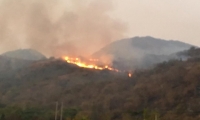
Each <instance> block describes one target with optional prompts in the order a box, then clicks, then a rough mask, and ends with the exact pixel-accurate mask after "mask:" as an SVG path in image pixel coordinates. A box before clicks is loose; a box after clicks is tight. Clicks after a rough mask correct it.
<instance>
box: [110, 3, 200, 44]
mask: <svg viewBox="0 0 200 120" xmlns="http://www.w3.org/2000/svg"><path fill="white" fill-rule="evenodd" d="M113 2H114V6H115V10H116V11H115V16H117V17H118V18H121V19H122V20H123V21H124V22H127V23H128V24H129V32H128V36H130V37H131V36H146V35H150V36H154V37H158V38H164V39H175V40H180V41H183V42H187V43H191V44H194V45H198V46H200V0H114V1H113Z"/></svg>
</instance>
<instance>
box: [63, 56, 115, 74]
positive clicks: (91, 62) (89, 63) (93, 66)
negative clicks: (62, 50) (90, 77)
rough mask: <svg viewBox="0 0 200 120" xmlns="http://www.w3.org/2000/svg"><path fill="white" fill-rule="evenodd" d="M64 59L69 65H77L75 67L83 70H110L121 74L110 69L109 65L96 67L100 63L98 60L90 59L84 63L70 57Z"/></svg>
mask: <svg viewBox="0 0 200 120" xmlns="http://www.w3.org/2000/svg"><path fill="white" fill-rule="evenodd" d="M63 59H64V60H66V61H67V62H68V63H71V64H75V65H77V66H79V67H83V68H88V69H97V70H104V69H108V70H111V71H116V72H119V70H117V69H114V68H112V67H109V66H108V65H105V66H98V65H96V62H98V61H99V60H98V59H89V60H87V61H82V60H81V59H80V58H71V57H68V56H65V57H63Z"/></svg>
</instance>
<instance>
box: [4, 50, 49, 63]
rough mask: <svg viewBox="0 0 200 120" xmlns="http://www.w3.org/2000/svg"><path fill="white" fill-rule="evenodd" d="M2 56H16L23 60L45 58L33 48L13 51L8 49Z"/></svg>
mask: <svg viewBox="0 0 200 120" xmlns="http://www.w3.org/2000/svg"><path fill="white" fill-rule="evenodd" d="M2 56H6V57H10V58H16V59H23V60H33V61H35V60H42V59H46V57H45V56H44V55H43V54H41V53H39V52H38V51H36V50H33V49H19V50H15V51H9V52H6V53H3V54H2Z"/></svg>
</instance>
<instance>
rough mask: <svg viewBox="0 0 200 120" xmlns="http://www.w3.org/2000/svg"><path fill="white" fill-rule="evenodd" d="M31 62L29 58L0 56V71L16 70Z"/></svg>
mask: <svg viewBox="0 0 200 120" xmlns="http://www.w3.org/2000/svg"><path fill="white" fill-rule="evenodd" d="M31 63H33V61H31V60H23V59H17V58H10V57H6V56H0V72H8V71H11V70H18V69H20V68H24V67H27V66H28V65H30V64H31Z"/></svg>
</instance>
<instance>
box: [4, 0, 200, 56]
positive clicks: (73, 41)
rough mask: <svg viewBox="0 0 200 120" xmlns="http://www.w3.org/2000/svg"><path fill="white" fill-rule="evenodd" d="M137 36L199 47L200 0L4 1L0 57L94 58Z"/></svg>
mask: <svg viewBox="0 0 200 120" xmlns="http://www.w3.org/2000/svg"><path fill="white" fill-rule="evenodd" d="M134 36H153V37H156V38H162V39H167V40H170V39H173V40H180V41H183V42H186V43H191V44H193V45H196V46H200V0H19V1H18V0H0V53H2V52H5V51H8V50H14V49H18V48H34V49H37V50H38V51H41V52H42V53H45V54H47V55H55V56H60V55H63V54H77V55H78V54H81V55H90V54H91V53H93V52H95V51H97V50H98V49H100V48H102V47H103V46H105V45H106V44H109V43H110V42H112V41H114V40H119V39H122V38H125V37H134ZM83 49H84V50H83Z"/></svg>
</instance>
